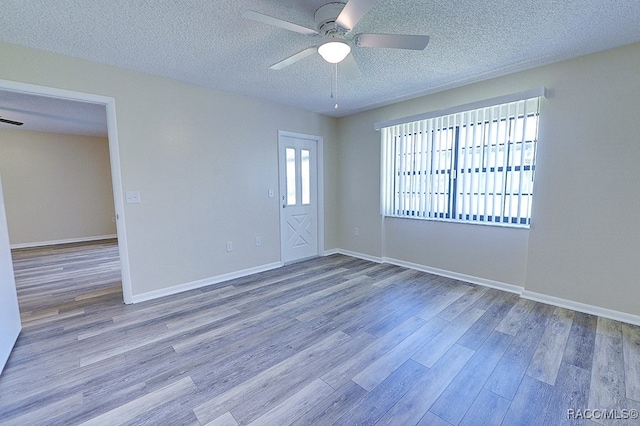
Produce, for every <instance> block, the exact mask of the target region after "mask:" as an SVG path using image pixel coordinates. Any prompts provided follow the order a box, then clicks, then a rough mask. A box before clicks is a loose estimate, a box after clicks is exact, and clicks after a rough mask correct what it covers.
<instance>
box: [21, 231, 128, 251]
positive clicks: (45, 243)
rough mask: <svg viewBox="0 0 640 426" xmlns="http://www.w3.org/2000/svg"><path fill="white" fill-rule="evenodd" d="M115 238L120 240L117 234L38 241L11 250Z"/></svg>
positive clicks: (22, 244)
mask: <svg viewBox="0 0 640 426" xmlns="http://www.w3.org/2000/svg"><path fill="white" fill-rule="evenodd" d="M114 238H118V236H117V235H116V234H113V235H95V236H93V237H80V238H67V239H64V240H53V241H38V242H33V243H20V244H11V249H12V250H13V249H21V248H31V247H44V246H55V245H58V244H71V243H85V242H89V241H100V240H111V239H114Z"/></svg>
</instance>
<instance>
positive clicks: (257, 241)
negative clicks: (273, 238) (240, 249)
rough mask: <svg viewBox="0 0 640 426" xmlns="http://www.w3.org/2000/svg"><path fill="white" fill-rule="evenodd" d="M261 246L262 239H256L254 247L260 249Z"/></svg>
mask: <svg viewBox="0 0 640 426" xmlns="http://www.w3.org/2000/svg"><path fill="white" fill-rule="evenodd" d="M261 245H262V237H256V247H260V246H261Z"/></svg>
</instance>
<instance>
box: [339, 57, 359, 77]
mask: <svg viewBox="0 0 640 426" xmlns="http://www.w3.org/2000/svg"><path fill="white" fill-rule="evenodd" d="M340 68H342V72H343V73H344V75H345V77H347V80H355V79H356V78H360V77H362V72H361V71H360V67H358V63H357V62H356V59H355V58H354V57H353V55H352V54H351V53H349V54H348V55H347V57H346V58H344V59H343V60H342V62H340Z"/></svg>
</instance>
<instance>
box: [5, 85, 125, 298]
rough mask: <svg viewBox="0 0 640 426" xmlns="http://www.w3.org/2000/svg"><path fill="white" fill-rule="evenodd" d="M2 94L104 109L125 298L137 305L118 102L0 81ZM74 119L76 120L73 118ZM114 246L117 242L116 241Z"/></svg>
mask: <svg viewBox="0 0 640 426" xmlns="http://www.w3.org/2000/svg"><path fill="white" fill-rule="evenodd" d="M0 91H4V92H9V93H11V94H23V95H28V96H32V97H34V99H36V101H37V99H47V98H49V99H50V98H53V99H59V100H65V101H70V102H74V103H75V102H77V103H79V104H84V105H91V106H95V105H100V106H103V107H104V114H106V123H107V138H108V141H109V160H110V168H111V186H112V192H113V198H114V200H113V201H114V209H115V212H114V216H115V222H116V234H117V254H118V258H119V264H120V265H119V266H120V275H121V281H122V297H123V301H124V303H126V304H130V303H133V301H132V290H131V278H130V271H129V257H128V248H127V238H126V228H125V222H124V214H123V213H124V210H123V196H122V183H121V182H122V179H121V170H120V155H119V146H118V138H117V126H116V111H115V100H114V99H113V98H110V97H105V96H101V95H93V94H87V93H81V92H73V91H69V90H62V89H56V88H50V87H45V86H37V85H31V84H26V83H19V82H13V81H7V80H0ZM70 119H71V120H72V119H73V117H70ZM112 243H113V242H112Z"/></svg>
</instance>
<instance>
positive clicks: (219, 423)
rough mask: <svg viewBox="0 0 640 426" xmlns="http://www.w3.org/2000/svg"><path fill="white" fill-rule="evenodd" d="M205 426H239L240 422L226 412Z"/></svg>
mask: <svg viewBox="0 0 640 426" xmlns="http://www.w3.org/2000/svg"><path fill="white" fill-rule="evenodd" d="M205 426H238V422H237V421H236V419H234V418H233V415H232V414H231V413H230V412H228V411H227V412H226V413H224V414H223V415H221V416H220V417H218V418H217V419H215V420H212V421H210V422H209V423H207V424H206V425H205Z"/></svg>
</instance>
